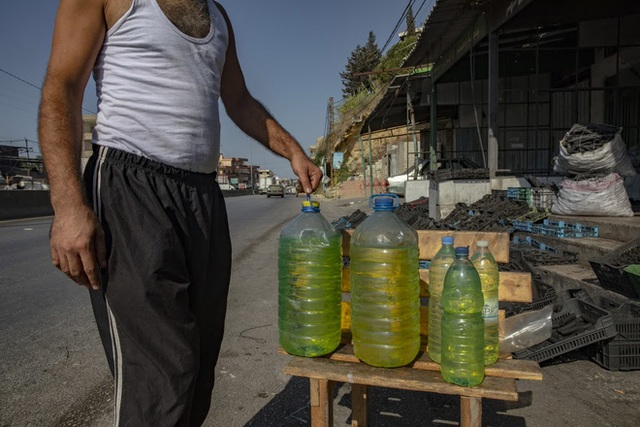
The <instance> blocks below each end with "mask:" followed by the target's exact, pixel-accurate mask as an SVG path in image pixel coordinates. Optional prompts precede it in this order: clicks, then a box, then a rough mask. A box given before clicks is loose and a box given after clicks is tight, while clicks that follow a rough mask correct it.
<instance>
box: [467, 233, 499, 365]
mask: <svg viewBox="0 0 640 427" xmlns="http://www.w3.org/2000/svg"><path fill="white" fill-rule="evenodd" d="M471 263H472V264H473V266H474V267H475V268H476V270H477V271H478V274H479V275H480V284H481V286H482V295H483V297H484V308H483V309H482V317H483V318H484V364H485V366H488V365H492V364H494V363H496V362H497V361H498V356H499V348H498V347H499V340H500V339H499V335H498V282H499V274H498V264H497V263H496V260H495V258H494V257H493V255H492V254H491V251H490V250H489V242H488V241H486V240H479V241H478V243H477V248H476V251H475V252H474V253H473V256H471Z"/></svg>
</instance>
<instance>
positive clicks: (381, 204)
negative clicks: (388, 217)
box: [373, 195, 397, 211]
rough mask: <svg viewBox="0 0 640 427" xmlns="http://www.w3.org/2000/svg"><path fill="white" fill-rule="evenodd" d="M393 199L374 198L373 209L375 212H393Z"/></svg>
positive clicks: (394, 206)
mask: <svg viewBox="0 0 640 427" xmlns="http://www.w3.org/2000/svg"><path fill="white" fill-rule="evenodd" d="M396 207H397V206H396V205H395V199H394V198H393V197H384V196H379V195H378V196H374V199H373V209H374V210H376V211H392V210H395V208H396Z"/></svg>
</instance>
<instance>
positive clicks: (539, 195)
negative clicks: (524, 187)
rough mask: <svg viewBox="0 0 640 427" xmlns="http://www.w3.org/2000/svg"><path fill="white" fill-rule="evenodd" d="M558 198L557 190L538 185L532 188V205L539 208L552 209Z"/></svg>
mask: <svg viewBox="0 0 640 427" xmlns="http://www.w3.org/2000/svg"><path fill="white" fill-rule="evenodd" d="M557 200H558V197H557V196H556V192H555V191H554V190H553V189H552V188H548V187H536V188H532V189H531V205H532V206H534V207H536V208H538V209H548V210H551V207H552V206H553V204H554V203H555V202H556V201H557Z"/></svg>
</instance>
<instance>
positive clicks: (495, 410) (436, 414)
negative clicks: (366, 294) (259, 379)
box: [245, 377, 531, 427]
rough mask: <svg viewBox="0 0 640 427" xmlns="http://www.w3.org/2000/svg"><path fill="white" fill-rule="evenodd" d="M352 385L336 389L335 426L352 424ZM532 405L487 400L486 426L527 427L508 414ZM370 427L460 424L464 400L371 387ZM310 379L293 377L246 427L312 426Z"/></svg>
mask: <svg viewBox="0 0 640 427" xmlns="http://www.w3.org/2000/svg"><path fill="white" fill-rule="evenodd" d="M350 391H351V386H350V385H349V384H343V383H338V384H336V385H335V386H334V389H333V395H334V425H335V426H340V425H344V426H346V425H351V393H350ZM530 405H531V393H530V392H525V393H521V394H520V401H519V402H502V401H496V400H489V399H483V403H482V410H483V412H482V425H491V426H495V427H525V426H526V422H525V419H524V418H522V417H519V416H513V415H509V414H507V413H506V411H507V410H509V409H515V408H520V407H525V406H530ZM368 415H369V425H372V426H376V427H377V426H387V427H401V426H402V427H404V426H413V425H420V426H442V425H458V423H459V420H460V398H459V397H458V396H447V395H440V394H435V393H422V392H412V391H405V390H397V389H391V388H382V387H370V388H369V414H368ZM310 424H311V422H310V409H309V380H308V379H306V378H300V377H293V378H291V380H289V382H288V383H287V385H286V387H285V388H284V390H282V392H280V393H279V394H277V395H276V396H275V397H274V398H273V399H272V400H271V401H270V402H269V403H268V404H267V405H266V406H265V407H264V408H262V410H260V412H258V413H257V414H256V415H255V416H254V417H253V418H252V419H251V420H250V421H249V422H248V423H247V424H246V425H245V426H246V427H265V426H279V427H298V426H308V425H310Z"/></svg>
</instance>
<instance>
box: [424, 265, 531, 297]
mask: <svg viewBox="0 0 640 427" xmlns="http://www.w3.org/2000/svg"><path fill="white" fill-rule="evenodd" d="M498 281H499V283H498V300H499V301H508V302H524V303H530V302H531V301H532V300H533V293H532V291H531V273H521V272H515V271H501V272H500V273H499V275H498ZM423 287H424V289H423ZM428 296H429V269H427V268H421V269H420V297H421V298H428Z"/></svg>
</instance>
